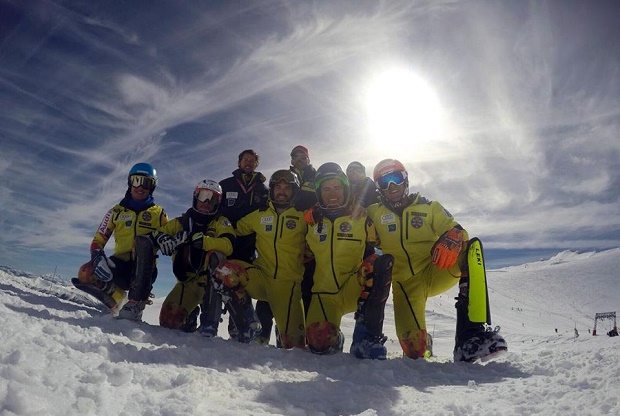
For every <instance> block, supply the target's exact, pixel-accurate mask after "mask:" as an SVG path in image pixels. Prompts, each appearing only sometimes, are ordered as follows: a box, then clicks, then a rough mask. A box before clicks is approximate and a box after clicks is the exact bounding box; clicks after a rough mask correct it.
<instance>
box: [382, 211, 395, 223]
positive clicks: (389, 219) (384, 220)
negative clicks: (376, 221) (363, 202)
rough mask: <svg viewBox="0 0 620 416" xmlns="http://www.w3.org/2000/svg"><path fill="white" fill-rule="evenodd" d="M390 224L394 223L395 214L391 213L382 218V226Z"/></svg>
mask: <svg viewBox="0 0 620 416" xmlns="http://www.w3.org/2000/svg"><path fill="white" fill-rule="evenodd" d="M390 222H394V213H393V212H390V213H389V214H383V215H382V216H381V224H388V223H390Z"/></svg>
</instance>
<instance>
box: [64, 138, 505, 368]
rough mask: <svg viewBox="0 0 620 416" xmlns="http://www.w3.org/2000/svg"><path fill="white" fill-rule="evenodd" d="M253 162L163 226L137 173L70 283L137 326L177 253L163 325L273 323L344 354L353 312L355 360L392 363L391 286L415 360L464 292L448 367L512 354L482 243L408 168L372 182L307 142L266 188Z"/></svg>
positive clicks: (285, 343) (404, 341) (253, 334)
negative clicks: (431, 321)
mask: <svg viewBox="0 0 620 416" xmlns="http://www.w3.org/2000/svg"><path fill="white" fill-rule="evenodd" d="M258 165H259V155H258V154H257V153H256V152H255V151H254V150H251V149H247V150H244V151H243V152H241V153H240V154H239V158H238V164H237V166H238V169H236V170H235V171H234V172H233V175H232V176H231V177H230V178H226V179H224V180H222V181H221V182H219V183H218V182H216V181H214V180H211V179H205V180H203V181H201V182H200V183H199V184H198V185H197V186H196V187H195V189H194V193H193V199H192V206H191V207H190V208H189V209H188V210H187V211H186V212H185V213H184V214H183V215H181V216H180V217H177V218H174V219H172V220H169V219H168V216H167V214H166V212H165V211H164V209H163V208H162V207H161V206H159V205H157V204H155V202H154V200H153V192H154V190H155V188H156V186H157V174H156V171H155V169H154V168H153V166H151V165H150V164H148V163H138V164H136V165H135V166H133V167H132V168H131V169H130V171H129V175H128V178H127V186H128V187H127V191H126V193H125V197H124V198H123V199H122V200H121V202H120V203H119V204H117V205H116V206H114V207H113V208H112V209H110V210H109V211H108V212H107V213H106V215H105V217H104V219H103V221H102V222H101V225H100V226H99V228H98V229H97V231H96V233H95V236H94V238H93V241H92V243H91V247H90V252H91V261H90V262H89V263H87V264H86V265H84V266H82V267H81V268H80V272H79V275H78V279H79V285H77V284H76V286H78V287H82V288H84V287H87V288H88V290H87V291H88V292H89V293H91V294H93V293H94V294H96V295H97V297H98V298H99V299H100V300H102V301H103V302H105V303H106V305H108V306H109V307H110V308H111V309H112V310H113V312H114V313H115V314H117V315H118V317H119V318H123V319H130V320H141V319H142V311H143V309H144V307H145V305H147V304H148V303H149V302H150V301H149V296H150V293H151V289H152V285H153V283H154V282H155V279H156V277H157V267H156V257H157V252H158V251H159V252H161V254H163V255H165V256H172V269H173V273H174V275H175V277H176V279H177V282H176V284H175V286H174V287H173V288H172V290H171V291H170V293H169V294H168V295H167V297H166V299H165V300H164V302H163V304H162V308H161V311H160V317H159V320H160V325H161V326H163V327H167V328H173V329H180V330H183V331H188V332H190V331H198V332H199V333H200V334H202V335H204V336H206V337H213V336H216V335H217V333H218V328H219V323H220V321H221V319H222V312H226V313H228V314H229V316H230V319H229V326H228V332H229V335H230V337H231V338H232V339H235V340H237V341H238V342H242V343H268V342H269V339H270V334H271V332H272V321H273V320H275V325H276V331H275V333H276V336H277V339H276V344H277V345H278V346H280V347H282V348H304V349H307V350H309V351H310V352H312V353H315V354H332V353H335V352H339V351H342V350H343V346H344V335H343V333H342V331H341V330H340V324H341V320H342V317H343V316H344V315H345V314H348V313H351V312H354V313H355V328H354V331H353V336H352V338H353V339H352V343H351V347H350V353H351V354H353V355H354V356H355V357H357V358H367V359H386V357H387V350H386V348H385V345H384V344H385V341H386V339H387V338H386V337H385V336H384V334H383V320H384V310H385V304H386V301H387V299H388V296H389V292H390V288H391V290H392V295H393V303H394V320H395V325H396V334H397V336H398V340H399V342H400V345H401V347H402V350H403V353H404V355H406V356H407V357H410V358H414V359H415V358H419V357H425V356H428V355H429V354H430V348H431V344H432V343H431V340H430V337H429V336H428V334H427V332H426V320H425V307H426V300H427V298H428V297H430V296H435V295H438V294H440V293H443V292H446V291H447V290H449V289H450V288H452V287H453V286H455V285H456V284H457V283H458V285H459V292H458V297H457V298H456V300H457V301H456V310H457V325H456V337H455V348H454V359H455V360H456V361H473V360H476V359H478V358H481V357H484V356H486V355H489V354H494V353H496V352H498V351H504V350H506V349H507V344H506V342H505V340H504V339H503V338H502V337H501V335H499V333H498V332H499V327H496V328H495V329H492V328H491V327H490V326H488V325H490V323H491V322H490V312H489V305H488V295H487V289H486V278H485V273H484V261H483V256H482V246H481V243H480V241H479V240H478V239H476V238H470V237H469V236H468V233H467V231H465V230H464V229H463V228H462V227H461V226H460V225H459V223H457V222H456V221H455V220H454V218H453V217H452V215H451V214H450V213H449V212H448V211H447V210H446V209H444V208H443V207H442V205H441V204H439V203H438V202H436V201H431V200H428V199H426V198H424V197H423V196H421V195H419V194H418V193H413V194H410V193H409V178H408V173H407V170H406V169H405V167H404V166H403V164H402V163H401V162H399V161H398V160H395V159H385V160H382V161H381V162H379V163H378V164H377V165H376V166H375V168H374V172H373V177H372V179H371V178H369V177H367V176H366V172H365V167H364V165H362V164H361V163H360V162H357V161H354V162H351V163H350V164H349V165H348V167H347V169H346V171H343V169H342V168H341V167H340V166H339V165H338V164H336V163H333V162H328V163H324V164H322V165H321V166H320V167H319V168H318V169H316V170H315V169H314V167H313V166H312V165H311V164H310V154H309V151H308V149H307V148H306V147H304V146H301V145H299V146H295V147H294V148H293V150H292V151H291V166H290V167H289V168H288V169H281V170H277V171H276V172H274V173H273V175H271V177H270V179H269V181H267V179H266V178H265V176H264V175H263V174H262V173H260V172H257V170H256V169H257V167H258ZM265 183H266V184H265ZM112 234H114V237H115V240H116V244H115V247H114V254H113V255H111V256H109V257H108V256H107V255H106V254H105V252H104V248H105V246H106V243H107V242H108V240H109V239H110V237H111V236H112ZM376 249H378V250H377V252H375V251H376ZM470 289H471V290H470ZM125 298H126V301H125ZM252 299H255V300H256V307H254V304H253V301H252ZM123 302H125V303H123ZM121 305H122V307H121V308H120V310H119V309H118V308H119V307H120V306H121Z"/></svg>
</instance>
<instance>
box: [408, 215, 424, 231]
mask: <svg viewBox="0 0 620 416" xmlns="http://www.w3.org/2000/svg"><path fill="white" fill-rule="evenodd" d="M422 225H424V220H423V219H422V217H417V216H414V217H413V218H411V226H412V227H413V228H422Z"/></svg>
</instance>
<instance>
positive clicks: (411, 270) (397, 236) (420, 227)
mask: <svg viewBox="0 0 620 416" xmlns="http://www.w3.org/2000/svg"><path fill="white" fill-rule="evenodd" d="M411 201H412V202H411V203H410V204H409V205H407V206H406V207H405V208H404V209H403V210H402V213H401V214H398V213H396V212H394V211H392V210H391V209H390V208H388V207H387V206H385V205H384V204H383V202H379V203H376V204H373V205H371V206H369V207H368V216H369V217H370V219H371V220H372V222H373V223H374V225H375V228H376V230H377V235H378V236H379V247H380V249H381V251H382V252H383V253H384V254H391V255H392V256H394V269H393V270H392V280H394V281H402V280H405V279H408V278H410V277H411V276H413V275H415V274H416V273H418V272H420V271H422V270H423V269H424V268H426V267H427V266H428V265H429V264H430V263H431V249H432V248H433V245H434V244H435V242H436V241H437V239H438V238H439V237H440V236H441V235H442V234H443V233H445V232H446V231H448V230H449V229H451V228H452V227H455V226H457V225H459V224H458V223H457V222H456V221H455V220H454V217H452V214H450V213H449V212H448V211H447V210H446V209H445V208H444V207H443V206H442V205H441V204H440V203H439V202H436V201H431V200H428V199H426V198H424V197H422V196H420V195H419V194H414V195H412V196H411ZM463 237H464V240H467V239H468V238H469V237H468V235H467V232H466V231H463Z"/></svg>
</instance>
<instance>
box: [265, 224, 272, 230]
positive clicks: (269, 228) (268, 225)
mask: <svg viewBox="0 0 620 416" xmlns="http://www.w3.org/2000/svg"><path fill="white" fill-rule="evenodd" d="M271 230H273V225H272V224H266V225H265V231H266V232H270V231H271Z"/></svg>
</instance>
